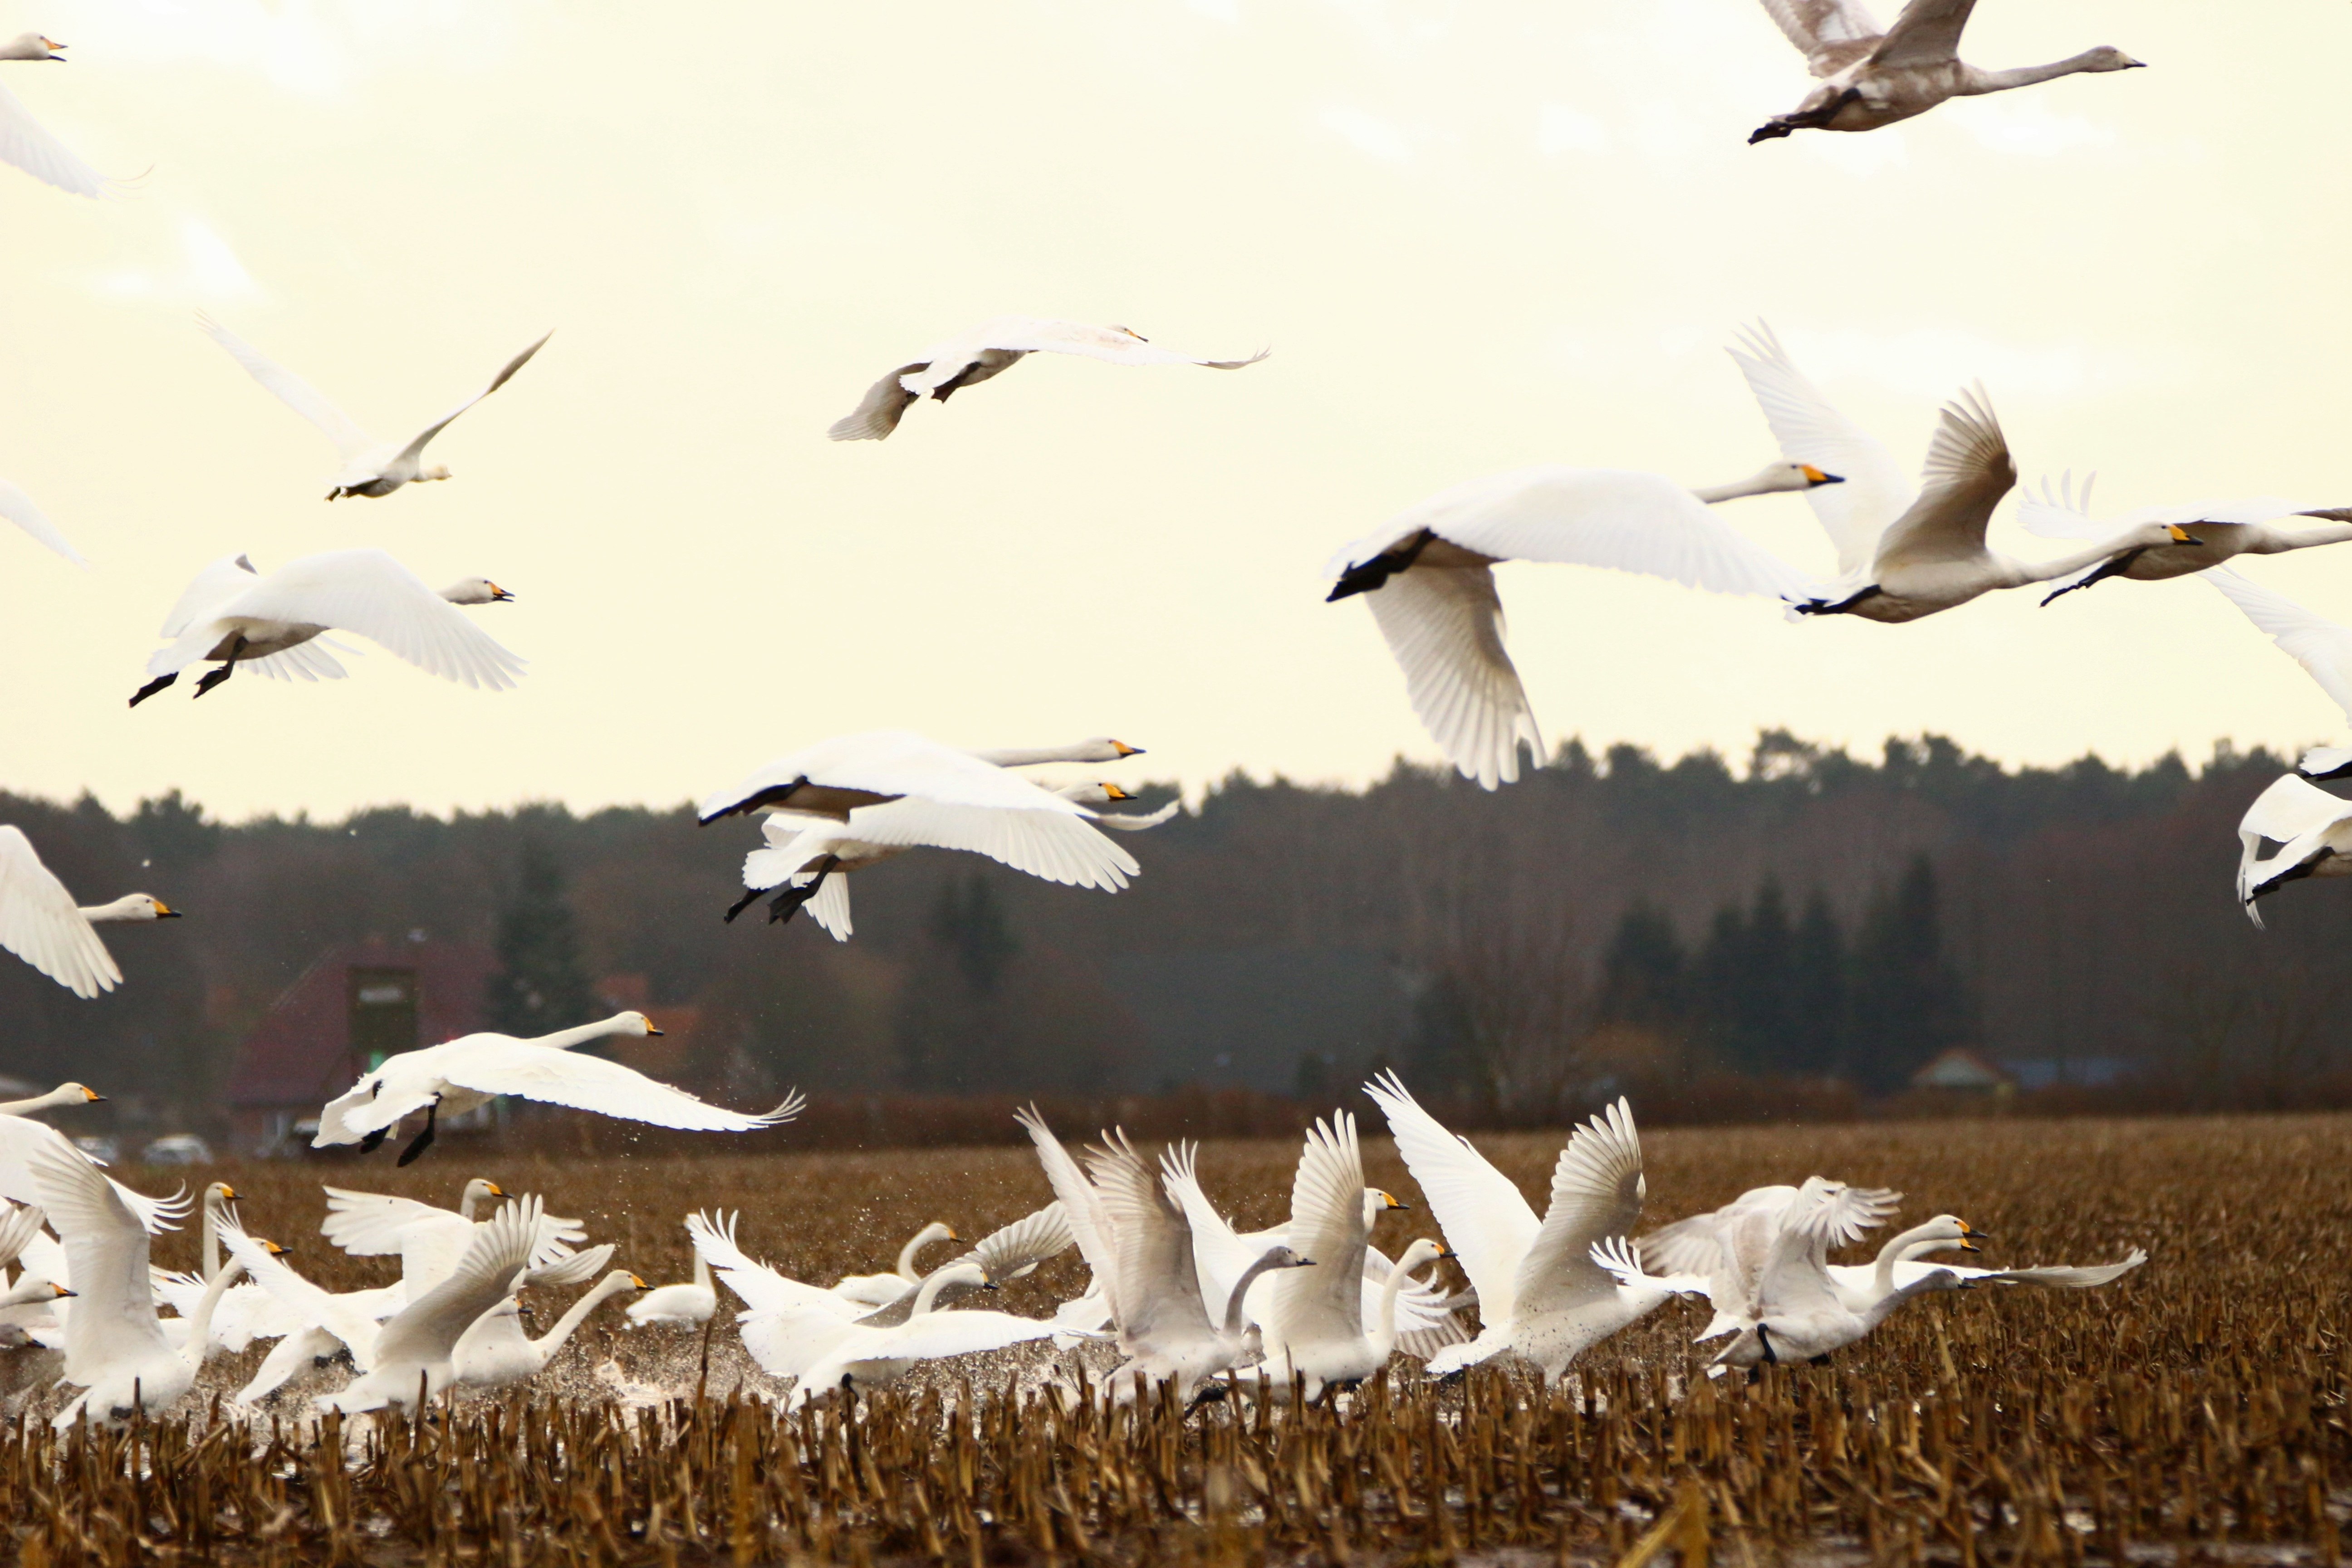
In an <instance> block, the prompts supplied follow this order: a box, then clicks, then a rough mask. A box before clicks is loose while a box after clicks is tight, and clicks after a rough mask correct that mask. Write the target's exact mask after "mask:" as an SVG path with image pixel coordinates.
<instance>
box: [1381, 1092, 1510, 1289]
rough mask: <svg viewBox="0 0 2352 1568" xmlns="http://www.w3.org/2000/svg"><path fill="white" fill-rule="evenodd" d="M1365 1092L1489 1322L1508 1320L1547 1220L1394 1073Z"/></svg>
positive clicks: (1507, 1179) (1504, 1176)
mask: <svg viewBox="0 0 2352 1568" xmlns="http://www.w3.org/2000/svg"><path fill="white" fill-rule="evenodd" d="M1364 1092H1365V1093H1366V1094H1369V1095H1370V1096H1371V1097H1372V1100H1373V1101H1374V1102H1375V1103H1376V1104H1378V1105H1379V1106H1380V1108H1381V1114H1382V1115H1384V1116H1386V1117H1387V1118H1388V1123H1389V1135H1390V1136H1391V1137H1392V1138H1394V1139H1395V1140H1396V1146H1397V1152H1398V1153H1400V1154H1402V1155H1403V1156H1404V1163H1405V1168H1406V1169H1407V1170H1409V1171H1411V1172H1412V1179H1413V1180H1414V1181H1415V1182H1416V1183H1418V1184H1420V1186H1421V1191H1422V1195H1423V1196H1424V1197H1426V1198H1427V1199H1428V1200H1429V1207H1430V1212H1431V1213H1433V1214H1434V1215H1436V1216H1437V1224H1438V1226H1439V1228H1440V1229H1442V1230H1444V1232H1445V1241H1446V1245H1447V1246H1449V1247H1453V1248H1454V1253H1455V1254H1456V1256H1458V1257H1459V1258H1460V1259H1461V1261H1462V1269H1463V1272H1465V1274H1467V1275H1469V1276H1470V1284H1471V1286H1472V1288H1473V1289H1475V1290H1476V1291H1477V1292H1478V1312H1479V1316H1480V1317H1481V1318H1483V1319H1484V1320H1485V1321H1486V1322H1488V1323H1502V1322H1507V1321H1509V1320H1510V1316H1511V1308H1512V1302H1513V1300H1514V1299H1515V1292H1516V1289H1517V1275H1518V1268H1519V1260H1520V1259H1521V1258H1525V1257H1526V1256H1527V1254H1528V1247H1531V1246H1533V1245H1534V1243H1535V1238H1536V1233H1537V1232H1538V1230H1539V1229H1540V1228H1541V1227H1542V1222H1541V1221H1539V1220H1538V1219H1537V1218H1536V1211H1535V1210H1534V1209H1532V1208H1530V1207H1528V1200H1527V1199H1526V1198H1525V1197H1523V1196H1521V1195H1520V1193H1519V1189H1518V1188H1517V1186H1515V1185H1514V1184H1512V1182H1511V1179H1510V1178H1509V1177H1508V1176H1506V1175H1505V1174H1503V1173H1502V1172H1500V1171H1498V1170H1496V1169H1495V1167H1494V1166H1493V1165H1491V1164H1489V1163H1487V1162H1486V1156H1485V1155H1483V1154H1481V1153H1479V1152H1478V1151H1477V1150H1475V1149H1473V1148H1472V1147H1471V1146H1470V1144H1469V1141H1468V1140H1466V1139H1464V1138H1459V1137H1456V1136H1455V1135H1454V1134H1453V1133H1451V1132H1448V1131H1446V1130H1445V1129H1444V1127H1443V1126H1442V1125H1440V1124H1439V1122H1438V1121H1437V1119H1436V1118H1435V1117H1433V1116H1432V1115H1430V1114H1429V1112H1428V1111H1426V1110H1423V1109H1422V1108H1421V1105H1420V1103H1419V1102H1418V1101H1417V1100H1414V1099H1413V1098H1412V1095H1411V1094H1409V1093H1407V1092H1406V1090H1405V1087H1404V1082H1403V1080H1402V1079H1399V1078H1398V1077H1397V1076H1396V1075H1395V1074H1394V1073H1388V1074H1385V1075H1383V1076H1382V1077H1380V1078H1376V1079H1372V1080H1371V1082H1370V1083H1368V1084H1366V1085H1365V1086H1364Z"/></svg>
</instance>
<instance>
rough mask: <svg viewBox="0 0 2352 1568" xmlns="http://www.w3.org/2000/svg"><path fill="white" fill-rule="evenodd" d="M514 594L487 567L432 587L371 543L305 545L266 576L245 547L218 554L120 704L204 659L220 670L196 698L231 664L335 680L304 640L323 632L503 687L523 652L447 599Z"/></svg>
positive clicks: (487, 599) (468, 680)
mask: <svg viewBox="0 0 2352 1568" xmlns="http://www.w3.org/2000/svg"><path fill="white" fill-rule="evenodd" d="M513 597H514V595H512V594H509V593H508V592H507V591H506V590H505V589H504V588H501V587H499V585H498V584H496V583H493V582H491V581H490V580H489V579H488V578H487V577H467V578H464V579H461V580H460V581H458V582H456V583H453V584H450V585H449V586H448V587H446V588H444V589H442V590H441V591H440V592H439V593H437V594H436V593H435V592H434V591H433V590H432V589H430V588H427V587H426V586H425V583H424V580H423V579H422V578H420V577H418V576H417V575H416V574H415V573H414V572H411V571H410V570H409V569H408V568H407V567H405V566H403V565H402V564H401V563H399V562H397V561H395V560H394V559H393V558H392V557H391V556H389V555H387V554H385V553H384V552H383V551H381V550H332V551H329V552H326V553H325V554H322V555H305V556H302V557H301V558H299V560H294V561H289V562H288V563H286V564H285V565H283V566H280V567H279V568H278V570H277V571H275V572H272V573H270V574H268V575H266V576H265V575H263V574H261V573H259V572H257V571H256V570H255V568H254V565H253V563H252V562H251V561H250V560H249V559H247V557H245V556H243V555H225V556H223V557H221V558H220V559H219V560H218V561H215V562H214V563H212V564H210V565H209V566H206V567H205V569H204V570H203V571H202V572H200V573H198V574H196V579H195V581H194V582H193V583H191V584H188V587H187V591H186V592H184V593H183V594H182V595H180V602H179V603H178V604H177V605H173V607H172V613H171V615H170V616H168V617H166V618H165V620H164V622H163V631H162V632H161V633H160V634H159V635H161V636H163V637H170V638H172V639H173V642H172V646H171V647H164V648H158V649H157V650H156V651H155V652H154V654H153V655H152V656H151V657H150V658H148V660H147V673H148V674H149V675H151V676H152V677H153V678H154V679H152V680H150V681H148V682H147V684H146V685H144V686H142V687H141V688H140V689H138V691H136V692H135V693H133V694H132V696H131V706H132V707H133V708H136V707H138V706H139V704H141V703H142V702H144V701H146V700H147V699H149V698H150V697H152V696H154V695H155V693H157V692H159V691H161V690H163V689H164V688H165V687H167V686H169V685H171V684H172V683H173V681H175V680H177V679H179V678H180V672H181V671H182V670H184V669H185V668H188V666H190V665H192V664H196V663H200V662H204V661H207V660H209V661H211V662H213V663H216V664H218V665H219V666H220V668H218V669H215V670H214V671H212V672H211V673H210V674H208V675H206V676H205V678H204V679H202V680H199V681H197V682H196V695H197V696H199V697H202V696H203V695H204V694H205V692H207V691H210V690H211V689H213V688H214V687H215V686H218V685H219V684H220V683H221V682H222V681H224V680H226V679H228V678H229V677H230V676H232V675H234V674H236V670H237V667H238V666H239V665H240V664H242V665H244V666H245V667H246V668H255V669H258V670H260V671H261V673H263V674H264V675H267V676H269V677H270V678H272V679H278V680H292V679H303V680H319V679H327V680H341V679H342V678H343V667H342V666H341V664H340V663H338V662H337V661H336V659H335V658H334V656H333V655H332V654H331V653H329V652H328V651H327V649H326V648H324V647H319V646H318V645H317V644H316V643H315V642H313V641H312V639H313V638H315V637H319V636H320V634H321V633H323V632H328V631H347V632H355V633H357V634H358V635H360V636H361V637H369V638H372V639H373V640H374V641H376V642H379V643H381V644H383V646H384V647H385V648H387V649H388V650H390V651H391V652H392V653H393V654H394V656H395V657H397V658H404V659H406V660H407V661H408V662H409V663H411V664H413V665H415V666H416V668H419V669H422V670H424V671H425V672H426V673H427V674H430V675H437V676H439V677H441V679H444V680H455V681H458V682H460V683H462V684H464V685H466V686H469V687H477V688H478V687H484V686H487V687H488V688H489V689H491V690H493V691H503V690H505V689H508V688H509V687H511V686H512V685H514V683H515V679H516V678H517V677H519V676H520V675H521V674H522V671H523V660H521V659H520V658H517V657H516V656H515V655H513V654H511V653H509V652H508V651H507V650H506V649H505V648H503V647H499V645H498V643H497V642H495V641H493V640H492V639H491V637H490V636H489V634H488V633H487V632H485V631H483V630H482V629H481V628H480V627H479V626H475V625H474V624H473V622H471V621H469V620H467V618H466V617H465V616H461V615H459V614H458V613H457V610H456V609H455V608H453V606H455V605H493V604H502V603H504V602H505V601H507V600H509V599H511V598H513ZM343 651H345V652H349V651H350V650H349V649H348V648H346V649H344V650H343Z"/></svg>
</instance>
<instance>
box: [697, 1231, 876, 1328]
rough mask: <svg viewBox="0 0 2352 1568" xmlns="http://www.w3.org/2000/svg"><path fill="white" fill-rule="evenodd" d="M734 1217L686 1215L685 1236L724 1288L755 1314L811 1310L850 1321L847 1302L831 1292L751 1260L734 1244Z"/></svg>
mask: <svg viewBox="0 0 2352 1568" xmlns="http://www.w3.org/2000/svg"><path fill="white" fill-rule="evenodd" d="M737 1217H738V1216H737V1215H732V1214H730V1215H727V1216H726V1218H725V1220H724V1221H723V1222H722V1221H720V1220H719V1219H717V1218H715V1217H714V1216H712V1215H708V1214H697V1215H688V1216H687V1221H686V1234H687V1236H688V1238H689V1239H690V1240H691V1241H692V1242H693V1243H694V1250H695V1252H696V1253H697V1254H698V1256H699V1257H700V1258H702V1260H703V1261H704V1262H705V1263H708V1264H709V1265H710V1267H711V1268H712V1270H713V1271H714V1272H716V1273H718V1274H719V1276H720V1277H721V1278H723V1279H725V1280H726V1281H727V1288H728V1289H730V1290H732V1291H734V1292H735V1294H736V1295H738V1296H740V1297H741V1298H742V1299H743V1305H744V1306H745V1307H747V1308H748V1309H750V1310H752V1311H755V1312H781V1311H796V1310H801V1309H803V1308H810V1309H814V1310H818V1311H821V1312H824V1313H826V1314H828V1315H830V1316H831V1317H833V1318H835V1320H837V1321H843V1322H846V1321H849V1317H850V1310H849V1308H850V1303H848V1302H846V1301H845V1300H842V1299H841V1298H840V1297H838V1296H835V1294H834V1293H833V1292H832V1291H830V1290H824V1289H818V1288H817V1287H816V1286H814V1285H810V1284H806V1283H804V1282H803V1281H801V1280H798V1279H791V1278H789V1277H787V1276H785V1275H782V1274H779V1273H778V1272H776V1270H774V1269H772V1268H769V1267H768V1266H767V1265H766V1264H764V1263H761V1262H758V1261H756V1260H755V1259H753V1258H751V1256H750V1255H748V1254H747V1253H745V1252H744V1251H743V1249H742V1248H741V1247H738V1246H737V1245H736V1243H735V1222H736V1219H737Z"/></svg>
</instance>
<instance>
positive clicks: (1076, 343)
mask: <svg viewBox="0 0 2352 1568" xmlns="http://www.w3.org/2000/svg"><path fill="white" fill-rule="evenodd" d="M1272 352H1273V351H1272V350H1271V349H1260V350H1259V351H1258V352H1257V353H1254V354H1252V355H1250V357H1249V358H1247V359H1195V358H1193V357H1192V355H1191V354H1180V353H1176V352H1175V351H1174V350H1173V349H1163V348H1160V347H1158V346H1157V345H1155V344H1153V343H1152V342H1149V341H1148V340H1146V339H1144V338H1141V337H1139V336H1138V335H1137V334H1135V333H1134V332H1131V331H1128V330H1127V329H1126V328H1125V327H1095V326H1088V325H1087V324H1086V323H1084V322H1082V321H1046V320H1044V319H1042V318H1040V317H1036V316H999V317H997V318H996V319H995V320H994V321H983V322H982V323H981V324H980V325H979V326H977V327H974V328H972V329H971V331H968V332H964V333H962V334H961V335H959V336H956V337H952V338H950V339H949V340H948V341H947V342H943V343H934V344H932V345H931V346H930V347H929V348H928V349H925V350H924V351H923V356H922V357H921V358H920V359H918V360H915V361H912V362H911V363H907V364H902V365H900V366H899V367H898V369H896V370H894V371H892V372H891V373H890V374H887V375H886V376H884V377H883V378H882V379H881V380H879V381H877V382H876V383H875V384H873V385H872V386H871V387H869V388H867V389H866V399H865V401H864V402H862V403H860V404H859V405H857V406H856V408H855V409H853V410H851V411H850V412H849V413H848V414H845V415H844V416H842V417H841V418H839V419H836V420H835V421H834V423H833V427H832V428H831V429H829V430H827V431H826V432H825V434H826V435H828V436H830V437H833V438H834V439H835V440H836V441H879V440H882V439H884V438H885V437H887V436H888V435H889V434H890V432H891V431H893V430H896V429H897V428H898V420H899V419H900V417H901V416H904V415H905V414H906V412H907V410H908V407H909V406H910V405H913V404H914V403H915V402H916V400H918V399H919V398H923V397H930V398H935V399H937V400H938V401H939V402H941V403H945V402H946V401H947V400H948V398H949V396H950V395H952V394H953V393H955V392H956V391H957V390H958V389H960V388H962V387H966V386H973V385H977V384H979V383H981V382H983V381H986V380H987V379H988V378H989V377H991V376H992V375H1002V374H1004V373H1005V372H1006V371H1008V370H1010V369H1012V368H1013V366H1014V365H1015V364H1017V363H1020V362H1021V361H1022V360H1024V359H1025V358H1027V357H1028V356H1029V355H1031V354H1034V353H1054V354H1080V355H1083V356H1085V357H1086V358H1087V359H1098V360H1108V361H1109V362H1110V363H1112V364H1198V365H1206V366H1207V367H1208V368H1209V369H1211V370H1239V369H1241V368H1242V367H1243V366H1244V365H1249V364H1255V363H1257V362H1258V361H1260V360H1262V359H1264V358H1265V356H1266V355H1267V354H1269V353H1272Z"/></svg>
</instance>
